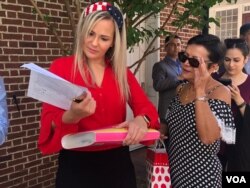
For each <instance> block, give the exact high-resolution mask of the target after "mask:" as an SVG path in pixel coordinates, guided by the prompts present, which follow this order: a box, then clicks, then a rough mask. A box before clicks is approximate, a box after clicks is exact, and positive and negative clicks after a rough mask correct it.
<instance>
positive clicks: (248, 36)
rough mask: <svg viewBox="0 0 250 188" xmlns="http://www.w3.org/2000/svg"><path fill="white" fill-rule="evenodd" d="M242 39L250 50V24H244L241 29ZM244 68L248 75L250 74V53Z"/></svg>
mask: <svg viewBox="0 0 250 188" xmlns="http://www.w3.org/2000/svg"><path fill="white" fill-rule="evenodd" d="M240 38H242V39H244V40H245V41H246V43H247V46H248V48H249V49H250V23H246V24H243V25H242V26H241V27H240ZM244 68H245V71H246V73H247V74H250V52H249V54H248V61H247V63H246V65H245V67H244Z"/></svg>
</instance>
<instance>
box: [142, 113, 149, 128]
mask: <svg viewBox="0 0 250 188" xmlns="http://www.w3.org/2000/svg"><path fill="white" fill-rule="evenodd" d="M142 117H143V119H144V121H145V122H146V123H147V126H148V127H149V126H150V121H151V120H150V118H149V117H148V116H147V115H143V116H142Z"/></svg>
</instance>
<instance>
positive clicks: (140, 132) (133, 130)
mask: <svg viewBox="0 0 250 188" xmlns="http://www.w3.org/2000/svg"><path fill="white" fill-rule="evenodd" d="M124 127H127V128H128V135H127V136H126V138H125V139H124V140H123V144H124V145H133V144H138V143H139V142H140V141H141V140H142V139H143V138H144V136H145V134H146V133H147V131H148V127H147V123H146V122H145V120H144V119H143V117H142V116H137V117H135V118H134V119H133V120H131V121H125V122H123V123H121V124H119V125H118V126H116V128H124Z"/></svg>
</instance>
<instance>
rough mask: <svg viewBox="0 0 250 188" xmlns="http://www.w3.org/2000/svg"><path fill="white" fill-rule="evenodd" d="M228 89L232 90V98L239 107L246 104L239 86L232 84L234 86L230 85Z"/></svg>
mask: <svg viewBox="0 0 250 188" xmlns="http://www.w3.org/2000/svg"><path fill="white" fill-rule="evenodd" d="M227 87H228V88H229V89H230V91H231V97H232V99H233V100H234V101H235V103H236V104H237V105H239V104H241V103H242V102H244V99H243V98H242V96H241V94H240V90H239V88H238V86H236V85H233V84H232V85H228V86H227Z"/></svg>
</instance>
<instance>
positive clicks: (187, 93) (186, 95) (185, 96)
mask: <svg viewBox="0 0 250 188" xmlns="http://www.w3.org/2000/svg"><path fill="white" fill-rule="evenodd" d="M185 91H186V93H185V92H183V95H184V94H185V95H184V96H183V98H184V103H186V102H188V101H189V98H190V97H189V94H191V85H190V84H188V85H187V89H186V90H185Z"/></svg>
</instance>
